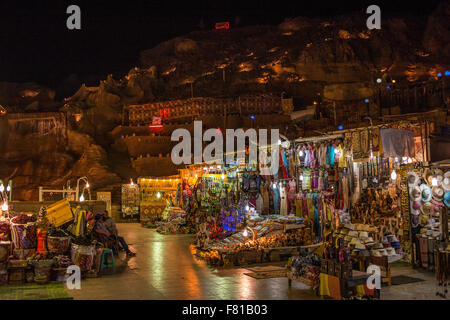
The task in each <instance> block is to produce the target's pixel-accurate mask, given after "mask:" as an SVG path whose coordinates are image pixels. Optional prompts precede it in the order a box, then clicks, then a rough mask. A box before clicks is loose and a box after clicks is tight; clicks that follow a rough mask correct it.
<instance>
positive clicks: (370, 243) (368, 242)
mask: <svg viewBox="0 0 450 320" xmlns="http://www.w3.org/2000/svg"><path fill="white" fill-rule="evenodd" d="M374 243H375V242H373V239H372V237H368V238H367V239H366V240H364V244H366V245H373V244H374Z"/></svg>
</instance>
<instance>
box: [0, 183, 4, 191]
mask: <svg viewBox="0 0 450 320" xmlns="http://www.w3.org/2000/svg"><path fill="white" fill-rule="evenodd" d="M3 191H5V187H4V186H3V183H2V184H0V192H3Z"/></svg>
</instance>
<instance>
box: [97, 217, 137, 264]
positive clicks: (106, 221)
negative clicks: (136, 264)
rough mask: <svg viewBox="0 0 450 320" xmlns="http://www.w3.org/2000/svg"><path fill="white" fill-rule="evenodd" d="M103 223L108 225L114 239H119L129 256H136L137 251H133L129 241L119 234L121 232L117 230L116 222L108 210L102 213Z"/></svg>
mask: <svg viewBox="0 0 450 320" xmlns="http://www.w3.org/2000/svg"><path fill="white" fill-rule="evenodd" d="M101 220H102V224H103V225H104V226H105V227H106V229H107V230H108V232H109V233H110V234H111V235H112V237H114V239H117V240H119V243H120V245H121V246H122V249H123V250H125V252H126V253H127V256H135V255H136V253H134V252H132V251H131V250H130V249H129V248H128V245H127V243H126V242H125V239H124V238H123V237H121V236H119V232H118V230H117V227H116V224H115V222H114V219H113V218H111V217H108V212H107V211H105V213H104V214H103V215H102V219H101Z"/></svg>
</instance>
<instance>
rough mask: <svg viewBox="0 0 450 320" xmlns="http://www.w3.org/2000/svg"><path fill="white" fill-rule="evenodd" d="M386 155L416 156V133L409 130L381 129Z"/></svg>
mask: <svg viewBox="0 0 450 320" xmlns="http://www.w3.org/2000/svg"><path fill="white" fill-rule="evenodd" d="M380 135H381V142H382V144H383V152H384V155H385V157H393V158H395V157H397V158H402V157H409V158H414V156H415V150H414V134H413V132H412V131H409V130H399V129H380Z"/></svg>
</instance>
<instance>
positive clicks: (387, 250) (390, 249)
mask: <svg viewBox="0 0 450 320" xmlns="http://www.w3.org/2000/svg"><path fill="white" fill-rule="evenodd" d="M386 253H387V255H388V256H395V255H396V254H397V253H396V252H395V249H394V248H386Z"/></svg>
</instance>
